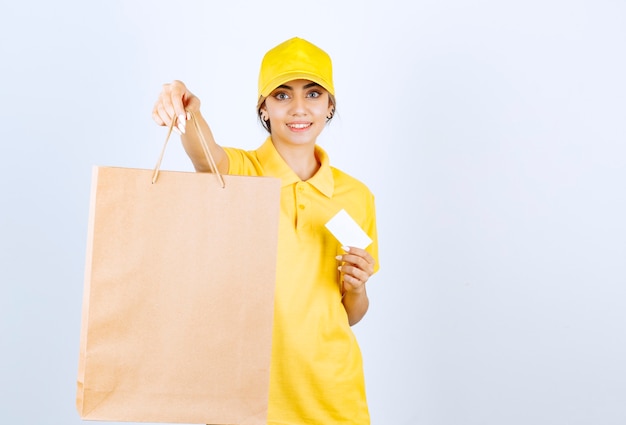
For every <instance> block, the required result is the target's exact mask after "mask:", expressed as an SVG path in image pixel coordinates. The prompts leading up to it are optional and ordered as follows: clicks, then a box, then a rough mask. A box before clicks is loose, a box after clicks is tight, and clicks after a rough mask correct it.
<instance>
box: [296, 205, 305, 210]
mask: <svg viewBox="0 0 626 425" xmlns="http://www.w3.org/2000/svg"><path fill="white" fill-rule="evenodd" d="M298 208H300V209H301V210H303V209H304V208H306V207H305V206H304V205H302V204H300V205H298Z"/></svg>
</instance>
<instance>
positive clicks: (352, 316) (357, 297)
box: [336, 247, 375, 326]
mask: <svg viewBox="0 0 626 425" xmlns="http://www.w3.org/2000/svg"><path fill="white" fill-rule="evenodd" d="M343 250H344V251H346V253H345V254H343V255H338V256H337V257H336V258H337V260H338V261H341V265H340V266H339V271H340V272H341V276H342V279H341V287H342V294H343V297H342V299H341V302H342V303H343V307H344V308H345V309H346V313H348V323H350V326H352V325H355V324H357V323H358V322H359V321H360V320H361V319H362V318H363V316H365V313H367V309H368V308H369V298H368V297H367V292H366V291H365V283H366V282H367V280H368V279H369V278H370V276H371V275H373V274H374V265H375V261H374V258H373V257H372V256H371V255H370V254H369V253H368V252H367V251H365V250H364V249H360V248H354V247H344V248H343Z"/></svg>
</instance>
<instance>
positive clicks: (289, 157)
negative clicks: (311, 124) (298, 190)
mask: <svg viewBox="0 0 626 425" xmlns="http://www.w3.org/2000/svg"><path fill="white" fill-rule="evenodd" d="M274 146H275V147H276V150H277V151H278V153H279V154H280V156H281V157H282V158H283V159H284V160H285V162H286V163H287V165H289V168H291V169H292V170H293V172H294V173H296V175H297V176H298V177H300V180H302V181H306V180H308V179H310V178H311V177H313V176H314V175H315V173H317V170H319V168H320V163H319V161H318V160H317V158H316V157H315V144H306V145H295V146H294V145H284V144H281V143H274Z"/></svg>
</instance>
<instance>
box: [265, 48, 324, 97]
mask: <svg viewBox="0 0 626 425" xmlns="http://www.w3.org/2000/svg"><path fill="white" fill-rule="evenodd" d="M299 79H304V80H311V81H313V82H315V83H317V84H319V85H320V86H322V87H324V88H325V89H326V90H328V92H329V93H330V94H332V95H333V96H334V95H335V86H334V84H333V64H332V61H331V59H330V56H328V53H326V52H325V51H323V50H322V49H320V48H319V47H317V46H316V45H314V44H311V43H309V42H308V41H306V40H303V39H301V38H298V37H294V38H291V39H289V40H287V41H285V42H283V43H280V44H279V45H278V46H276V47H274V48H272V49H271V50H270V51H268V52H267V53H266V54H265V56H263V60H262V61H261V70H260V71H259V98H261V97H267V96H269V95H270V93H271V92H272V91H273V90H274V89H275V88H276V87H278V86H280V85H281V84H285V83H286V82H288V81H292V80H299Z"/></svg>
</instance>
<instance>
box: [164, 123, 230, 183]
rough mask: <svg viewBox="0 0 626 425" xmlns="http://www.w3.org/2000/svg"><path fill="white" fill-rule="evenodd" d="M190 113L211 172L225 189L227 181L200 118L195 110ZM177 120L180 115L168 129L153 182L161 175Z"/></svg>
mask: <svg viewBox="0 0 626 425" xmlns="http://www.w3.org/2000/svg"><path fill="white" fill-rule="evenodd" d="M188 113H189V115H191V121H193V124H194V126H195V128H196V132H197V133H198V136H199V137H200V145H201V146H202V150H203V151H204V156H205V157H206V159H207V162H208V163H209V168H210V169H211V172H212V173H213V174H215V175H216V176H217V180H218V181H219V182H220V185H221V186H222V189H223V188H224V187H226V183H225V182H224V177H222V174H221V173H220V171H219V170H218V169H217V165H216V164H215V159H213V155H212V154H211V150H210V149H209V145H208V144H207V142H206V139H205V138H204V135H203V134H202V131H200V125H199V124H198V120H197V119H196V117H195V115H194V114H193V112H191V111H188ZM177 120H178V117H174V118H173V119H172V123H171V124H170V126H169V129H168V131H167V136H165V143H163V148H162V149H161V154H160V155H159V159H158V160H157V163H156V165H155V166H154V173H153V174H152V184H154V183H156V181H157V178H158V177H159V170H160V168H161V162H162V161H163V155H164V154H165V148H166V147H167V142H168V141H169V140H170V136H171V135H172V130H173V129H174V125H176V121H177Z"/></svg>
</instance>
